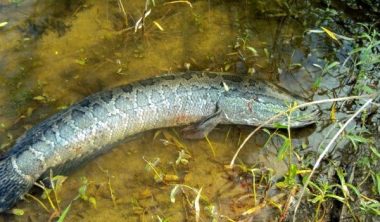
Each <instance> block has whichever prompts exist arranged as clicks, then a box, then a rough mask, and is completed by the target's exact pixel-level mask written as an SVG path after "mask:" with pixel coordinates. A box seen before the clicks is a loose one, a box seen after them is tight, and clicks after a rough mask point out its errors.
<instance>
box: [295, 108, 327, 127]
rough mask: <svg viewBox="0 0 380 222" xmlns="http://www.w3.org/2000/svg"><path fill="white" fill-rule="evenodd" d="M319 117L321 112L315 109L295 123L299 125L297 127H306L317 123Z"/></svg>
mask: <svg viewBox="0 0 380 222" xmlns="http://www.w3.org/2000/svg"><path fill="white" fill-rule="evenodd" d="M321 115H322V111H321V110H320V109H319V108H316V109H315V110H313V111H312V112H310V113H308V114H306V115H304V116H302V117H298V118H297V119H296V120H295V121H296V122H298V123H299V126H298V127H303V126H308V125H312V124H315V123H316V122H318V121H319V117H320V116H321Z"/></svg>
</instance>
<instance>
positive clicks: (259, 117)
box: [221, 81, 320, 128]
mask: <svg viewBox="0 0 380 222" xmlns="http://www.w3.org/2000/svg"><path fill="white" fill-rule="evenodd" d="M244 89H245V90H244V91H242V90H240V91H239V90H237V89H236V90H235V92H234V89H231V90H230V92H229V93H230V95H231V96H226V98H224V100H225V101H222V102H221V106H222V107H223V108H222V110H223V111H224V113H225V115H226V119H227V120H226V122H227V123H233V124H244V125H253V126H259V125H263V126H264V127H268V128H278V127H281V128H283V127H287V126H290V127H291V128H300V127H305V126H308V125H312V124H314V123H316V121H318V119H319V115H320V109H319V107H318V106H317V105H307V104H306V103H307V102H306V100H304V99H302V98H300V97H298V96H295V95H292V94H290V93H289V92H288V91H286V90H285V89H282V88H280V87H278V86H276V85H273V84H271V83H269V82H265V81H255V82H254V84H252V83H251V84H250V85H248V86H247V84H246V85H245V88H244ZM234 93H235V95H234ZM226 95H227V93H226Z"/></svg>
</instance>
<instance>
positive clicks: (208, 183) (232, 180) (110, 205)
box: [0, 127, 286, 221]
mask: <svg viewBox="0 0 380 222" xmlns="http://www.w3.org/2000/svg"><path fill="white" fill-rule="evenodd" d="M228 128H229V127H228ZM228 128H226V129H223V130H221V129H216V130H215V132H213V133H212V134H211V135H210V137H209V139H210V141H211V145H212V147H213V149H214V152H215V156H214V155H213V151H212V149H211V147H210V144H208V143H207V141H206V140H200V141H194V140H181V139H178V138H177V137H176V136H175V133H174V131H173V130H167V131H156V132H151V133H147V134H145V135H144V138H140V139H137V140H135V141H131V142H128V143H126V144H122V145H120V146H119V147H117V148H116V149H113V150H112V151H111V152H110V153H109V154H106V155H104V156H103V157H101V158H97V159H96V160H94V161H91V162H90V163H89V164H88V165H86V166H84V167H83V168H81V169H79V170H78V171H76V172H74V173H72V174H70V175H69V177H68V179H67V180H66V181H65V182H64V183H63V185H62V188H61V189H60V191H59V192H58V199H59V200H60V204H59V206H60V210H61V211H63V210H64V209H65V208H66V207H67V206H68V205H69V204H70V203H72V206H71V208H70V211H69V213H68V214H67V218H66V221H77V220H80V221H106V220H107V219H108V218H113V221H125V220H128V221H157V220H158V218H162V219H167V220H168V221H186V220H190V221H193V220H194V219H195V211H194V205H193V201H194V200H195V198H196V196H197V193H196V190H198V191H199V189H200V188H202V193H201V195H202V198H201V199H200V202H199V204H200V206H201V209H202V210H201V212H200V217H201V218H203V219H204V220H210V219H211V218H213V217H215V218H218V219H219V220H221V221H223V220H224V219H225V218H223V217H222V216H223V215H224V216H226V218H227V216H228V217H230V218H235V219H236V218H243V217H242V213H243V212H244V211H247V210H249V209H250V208H252V207H254V204H253V196H252V195H253V192H252V178H251V177H250V176H248V175H247V174H246V173H243V174H242V171H241V170H239V168H237V169H235V170H233V171H231V170H228V169H226V168H225V166H224V165H225V164H227V163H228V162H229V161H230V157H231V156H232V155H233V153H234V151H235V149H236V146H237V143H238V142H239V141H238V139H236V138H239V137H241V138H243V137H244V136H245V135H247V133H248V132H249V131H250V130H249V129H246V130H243V131H242V130H240V129H237V128H229V129H228ZM157 132H158V133H157ZM157 134H159V135H157ZM227 135H228V138H226V136H227ZM174 138H177V139H174ZM232 138H235V139H232ZM266 139H267V135H266V134H265V133H262V134H259V135H258V136H256V138H254V139H253V140H252V142H250V143H249V144H247V148H246V149H245V150H244V152H243V153H242V154H241V157H242V158H241V159H240V160H239V164H242V163H243V162H244V163H245V164H247V165H246V166H247V167H248V166H255V168H257V169H260V170H262V171H263V172H264V171H265V169H267V168H268V169H269V168H272V169H274V171H276V175H278V176H280V175H282V174H284V173H285V172H284V171H286V165H285V163H284V162H282V161H278V160H276V156H275V150H274V149H273V148H270V147H269V150H266V151H264V150H261V149H260V147H261V146H262V145H263V143H265V140H266ZM175 144H176V145H175ZM180 153H186V155H183V154H182V155H180ZM180 156H181V158H180ZM158 159H159V161H158ZM261 164H262V165H261ZM264 164H265V165H266V167H264V168H263V167H262V166H263V165H264ZM257 175H261V173H260V172H257ZM262 175H265V173H262ZM160 177H162V179H160ZM84 178H86V179H84ZM85 180H87V183H85V182H84V181H85ZM258 181H259V178H257V182H256V183H258V184H260V183H259V182H258ZM85 184H87V185H85ZM178 185H180V187H179V188H178V190H177V192H176V194H175V195H173V189H174V188H175V187H176V186H178ZM84 187H87V190H86V191H85V196H86V197H87V198H94V199H95V200H96V208H95V205H94V204H92V203H91V202H90V201H88V199H87V200H85V199H86V198H78V199H77V200H75V201H73V202H71V201H72V200H73V199H75V198H76V197H77V196H78V194H79V193H82V194H83V188H84ZM188 187H191V188H192V189H194V190H191V189H190V188H188ZM256 192H257V197H256V198H257V202H259V201H260V199H261V198H263V196H262V195H263V194H264V192H265V189H262V188H260V187H258V188H257V191H256ZM40 195H41V192H37V193H35V196H36V197H37V198H39V199H40V200H41V201H42V202H43V203H44V204H45V205H46V206H47V208H48V210H49V212H46V211H45V210H44V209H43V208H42V207H41V206H40V205H39V204H38V203H37V202H36V201H35V200H33V199H32V198H30V197H28V196H27V197H26V201H22V202H20V203H19V204H18V205H17V206H16V207H17V208H21V209H24V210H25V216H13V217H12V220H15V221H30V220H31V221H46V220H48V219H49V217H51V215H52V214H53V213H54V210H53V209H52V207H51V205H50V204H49V202H48V201H47V200H46V199H43V198H41V197H40ZM270 196H274V197H276V196H277V197H276V198H280V197H279V196H278V195H277V194H275V193H271V194H270ZM51 197H52V200H53V202H54V197H53V195H52V194H51ZM173 198H175V203H173V202H172V201H171V199H173ZM277 201H279V202H281V201H283V200H282V199H281V198H280V199H278V200H277ZM212 210H213V212H214V213H212ZM278 213H279V212H277V211H276V210H275V209H274V208H272V207H270V206H263V207H262V209H260V210H258V211H257V212H255V214H254V215H255V217H258V218H261V217H263V218H267V217H269V218H275V217H276V215H278ZM0 218H1V217H0Z"/></svg>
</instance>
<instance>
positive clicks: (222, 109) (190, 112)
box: [0, 72, 318, 212]
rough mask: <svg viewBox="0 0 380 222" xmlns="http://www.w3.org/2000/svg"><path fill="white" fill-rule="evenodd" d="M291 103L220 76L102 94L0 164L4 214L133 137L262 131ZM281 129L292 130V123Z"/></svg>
mask: <svg viewBox="0 0 380 222" xmlns="http://www.w3.org/2000/svg"><path fill="white" fill-rule="evenodd" d="M291 102H297V103H302V102H303V101H302V100H300V99H296V98H294V97H293V96H291V95H289V94H287V93H285V92H284V91H282V90H280V89H279V88H277V87H275V86H274V85H272V84H270V83H268V82H264V81H258V80H254V79H251V78H246V77H240V76H236V75H229V74H228V75H226V74H220V73H212V72H186V73H180V74H177V75H164V76H161V77H154V78H150V79H146V80H141V81H137V82H134V83H131V84H127V85H124V86H119V87H117V88H114V89H110V90H105V91H102V92H99V93H95V94H93V95H90V96H88V97H87V98H84V99H83V100H82V101H80V102H78V103H76V104H74V105H73V106H71V107H69V108H68V109H66V110H63V111H61V112H59V113H57V114H55V115H53V116H52V117H50V118H48V119H46V120H45V121H43V122H41V123H40V124H37V125H36V126H34V127H33V128H31V129H30V130H28V131H27V132H26V133H25V134H24V135H23V136H21V137H20V138H19V139H18V140H17V141H16V143H15V144H14V146H13V147H12V148H11V149H10V150H9V151H8V152H7V153H5V154H4V155H3V156H2V157H0V212H5V211H7V210H9V209H10V208H11V207H12V206H13V205H14V204H15V203H16V202H17V201H18V200H19V199H21V198H22V197H23V195H24V194H25V193H27V192H28V191H29V189H30V188H31V187H32V186H33V184H34V183H35V182H36V181H37V180H39V179H43V178H44V177H45V176H47V174H48V173H47V172H50V171H51V170H52V171H53V173H54V174H55V175H56V174H62V173H65V172H67V170H68V169H73V168H75V166H78V165H79V164H81V163H83V162H85V161H87V160H89V159H91V158H93V157H94V156H96V155H98V154H99V153H102V152H104V151H106V150H107V149H109V148H111V147H112V146H113V145H115V144H117V143H119V142H121V141H123V140H124V139H126V138H128V137H130V136H133V135H136V134H138V133H141V132H144V131H147V130H152V129H158V128H164V127H174V126H183V125H190V124H192V125H190V126H189V127H187V128H185V130H184V131H185V135H186V136H187V137H189V138H201V137H204V136H205V135H206V134H207V133H208V132H209V131H211V130H212V129H213V128H214V127H215V126H216V125H217V124H241V125H251V126H256V125H260V124H262V123H263V122H265V121H266V120H268V119H269V118H271V117H272V116H273V115H275V114H277V113H279V112H282V111H285V110H287V109H288V107H289V104H290V103H291ZM317 113H318V112H317V107H308V108H307V109H303V110H295V111H294V112H292V121H291V126H290V127H293V128H297V127H303V126H306V125H310V124H313V123H314V122H315V120H316V119H317ZM276 122H277V123H280V124H284V125H287V122H288V118H287V117H281V118H279V119H277V120H276ZM266 127H274V125H273V124H268V125H266Z"/></svg>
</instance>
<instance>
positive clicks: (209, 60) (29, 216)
mask: <svg viewBox="0 0 380 222" xmlns="http://www.w3.org/2000/svg"><path fill="white" fill-rule="evenodd" d="M17 2H18V3H10V2H8V1H0V23H1V22H3V21H7V22H8V23H7V24H6V25H5V26H4V27H1V28H0V55H1V56H0V73H1V75H0V84H1V88H0V107H1V109H0V124H1V131H0V139H1V140H0V141H2V147H3V148H4V149H6V148H7V147H9V146H10V145H11V144H12V143H13V142H14V139H15V138H17V137H18V136H20V135H21V134H22V133H23V132H25V130H26V129H28V128H30V127H31V126H32V125H33V124H35V123H37V122H39V121H41V120H43V119H45V118H46V117H48V116H49V115H51V114H53V113H55V112H57V111H58V110H60V109H63V108H65V107H67V106H70V104H73V103H74V102H76V101H78V100H79V99H80V98H83V97H84V96H86V95H89V94H91V93H93V92H96V91H99V90H101V89H104V88H111V87H113V86H116V85H121V84H124V83H128V82H131V81H135V80H138V79H143V78H147V77H150V76H155V75H158V74H163V73H172V72H173V73H175V72H178V71H184V70H186V69H188V68H189V69H191V70H212V71H227V72H235V73H244V72H247V70H249V72H250V73H251V75H253V76H255V77H256V78H262V79H269V80H272V81H274V82H275V83H277V84H279V85H282V86H284V87H285V88H287V89H289V90H290V91H293V92H295V93H297V94H299V95H301V96H305V97H307V96H310V94H309V93H308V92H309V91H310V87H311V84H312V82H313V81H314V72H315V70H307V69H304V68H303V69H299V70H298V71H297V72H293V73H292V74H289V73H287V72H286V71H285V70H286V69H285V67H289V65H291V64H294V63H301V64H307V63H318V62H319V60H318V58H317V57H315V56H310V54H308V52H307V50H305V49H304V47H303V45H304V44H305V42H304V41H303V40H302V38H303V34H304V33H303V32H304V28H303V26H302V25H300V21H299V20H297V19H292V18H288V17H286V14H284V9H283V5H282V2H281V1H276V3H274V2H273V3H271V4H268V3H267V2H266V1H196V2H192V3H191V5H189V4H187V3H184V2H177V3H175V2H172V3H168V2H167V3H165V2H164V1H155V4H156V5H155V6H153V5H150V6H149V8H150V9H151V14H150V15H149V16H147V17H146V18H145V19H144V29H143V30H141V29H139V30H137V31H136V32H135V30H134V29H135V27H134V25H135V24H136V22H137V21H138V20H139V18H141V16H142V14H143V11H144V8H145V1H138V0H134V1H133V0H126V1H59V2H58V1H57V2H56V1H36V0H25V1H17ZM301 6H302V4H301V5H298V4H296V5H295V6H294V7H295V8H296V7H301ZM243 63H245V64H246V66H244V65H242V64H243ZM311 69H312V68H311ZM294 73H295V74H294ZM251 130H252V129H251V128H239V127H224V126H223V127H218V128H217V129H216V130H214V131H213V132H212V133H211V135H210V138H209V139H210V141H211V144H212V145H213V147H214V149H215V156H214V155H213V152H212V150H211V148H210V145H209V144H208V143H207V141H206V140H200V141H188V140H183V139H181V138H180V136H176V134H175V133H174V132H175V131H173V130H168V131H167V133H166V134H170V135H174V136H175V138H178V140H179V141H181V143H183V144H184V146H185V147H186V149H187V150H188V153H189V155H190V156H191V157H189V158H188V159H189V160H188V161H189V162H188V164H177V165H176V164H175V162H176V160H177V158H178V152H179V151H180V150H181V149H184V148H178V146H174V145H167V143H165V140H167V139H168V138H167V137H168V136H166V137H165V136H163V134H162V133H161V134H158V133H157V132H148V133H146V134H144V135H143V136H142V137H140V138H138V139H136V140H134V141H132V142H128V143H125V144H122V145H120V146H118V147H116V148H115V149H113V150H112V151H111V152H109V153H107V154H105V155H103V156H101V157H99V158H97V159H96V160H94V161H91V162H90V163H88V164H86V165H84V166H83V167H81V168H80V169H78V170H77V171H75V172H73V174H71V175H69V177H68V179H67V181H66V182H65V183H64V185H63V188H62V191H61V192H60V193H59V197H60V199H61V203H60V206H61V208H62V209H64V208H65V207H66V206H68V205H69V204H70V202H71V201H72V200H73V199H74V198H75V197H76V196H77V195H78V189H79V187H81V185H82V184H81V177H86V178H87V180H88V181H89V183H90V184H89V186H88V188H89V190H88V195H89V196H93V197H94V198H95V199H96V203H97V204H96V208H94V207H93V206H92V205H91V204H90V203H89V202H88V201H87V202H86V201H84V200H81V199H79V200H75V201H74V202H73V203H72V207H71V209H70V211H69V213H68V215H67V218H66V219H67V221H77V220H81V221H105V220H111V221H158V220H159V219H158V218H159V217H160V218H166V219H168V220H169V221H189V220H190V221H192V220H194V218H195V215H194V209H192V207H191V206H193V204H191V201H193V200H194V199H195V197H196V194H194V192H192V191H191V190H188V189H187V188H183V189H184V194H178V195H177V198H176V200H177V201H176V202H175V203H172V202H171V201H170V192H171V190H172V189H173V188H174V186H175V185H174V184H186V185H188V186H191V187H193V188H196V189H199V188H202V198H203V195H204V198H206V197H207V199H208V200H207V201H206V200H202V201H201V205H202V207H205V206H207V205H210V206H211V205H212V206H215V209H216V212H217V214H218V215H219V217H218V218H219V220H221V221H223V220H225V221H227V218H239V217H240V216H241V214H242V213H243V212H244V211H246V210H247V209H249V208H251V207H253V206H254V204H253V202H252V198H251V197H250V196H249V194H251V192H252V191H251V190H250V188H249V187H246V186H245V185H244V181H240V180H238V181H236V180H234V179H236V178H238V179H239V176H236V175H233V174H234V172H231V171H229V170H227V169H225V167H224V165H226V164H228V163H229V161H230V160H231V158H232V156H233V154H234V152H235V150H236V149H237V147H238V145H239V144H240V143H241V141H242V139H243V138H244V137H245V136H246V135H247V134H248V133H249V132H250V131H251ZM177 131H178V129H177ZM312 131H313V129H306V130H300V131H297V132H296V133H295V140H294V143H295V144H307V143H308V135H309V134H310V133H311V132H312ZM160 132H161V131H160ZM155 134H157V135H158V136H155ZM297 134H298V135H297ZM267 138H268V137H267V134H266V133H264V132H262V133H259V134H257V135H256V136H255V137H254V138H253V139H252V140H251V141H250V142H249V143H248V144H247V145H246V148H245V149H244V150H243V152H242V153H241V154H240V155H239V157H240V159H239V163H244V164H246V165H249V166H256V167H257V168H260V169H267V168H271V169H273V170H274V174H275V175H277V176H278V177H280V176H281V175H284V173H285V172H286V170H287V163H286V162H285V161H282V160H279V159H277V157H276V156H277V153H276V149H277V148H278V147H279V146H281V142H280V141H279V142H277V143H276V142H273V143H269V144H268V145H267V146H266V148H265V149H263V148H262V146H263V145H264V144H265V142H266V140H267ZM156 158H159V159H160V162H159V163H158V165H157V168H158V169H160V170H161V171H162V172H163V173H164V174H166V175H169V176H170V175H177V176H178V180H177V179H175V180H174V181H170V180H169V181H164V182H155V178H154V173H152V170H150V171H148V170H146V166H147V162H146V161H151V162H154V161H155V159H156ZM144 159H145V160H144ZM148 168H149V167H148ZM231 174H232V176H231ZM231 178H233V179H231ZM242 180H243V179H242ZM111 191H112V194H111ZM34 195H36V196H37V197H39V196H40V194H39V193H36V194H34ZM247 195H248V197H247ZM271 195H272V196H275V194H271ZM113 197H114V198H113ZM247 198H248V199H247ZM113 199H114V200H113ZM44 203H45V204H47V205H48V203H47V202H46V201H44ZM16 207H17V208H21V209H23V210H24V211H25V215H24V216H16V217H11V218H10V220H15V221H46V220H48V219H49V217H50V214H51V212H50V213H47V212H46V211H44V209H43V208H42V207H41V206H40V205H38V204H37V202H35V201H34V200H32V199H31V198H27V201H21V202H20V203H19V204H18V205H17V206H16ZM220 215H224V216H223V217H220ZM277 215H278V212H277V211H276V209H274V208H272V207H266V208H264V209H262V210H260V211H259V212H258V213H257V217H258V218H259V219H262V220H270V218H275V217H276V216H277ZM210 218H211V216H210V213H207V210H205V209H203V208H202V211H201V221H210V220H211V219H210ZM268 218H269V219H268ZM2 220H8V219H7V218H1V217H0V221H2Z"/></svg>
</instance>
